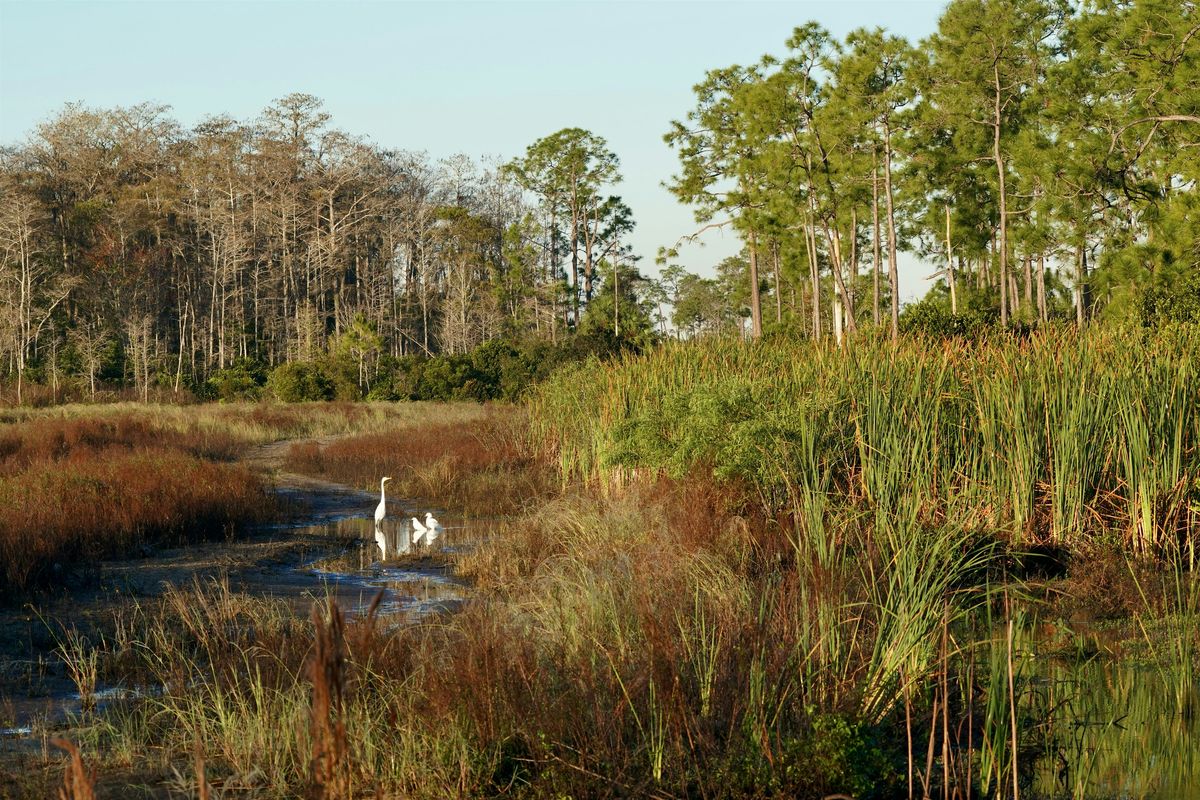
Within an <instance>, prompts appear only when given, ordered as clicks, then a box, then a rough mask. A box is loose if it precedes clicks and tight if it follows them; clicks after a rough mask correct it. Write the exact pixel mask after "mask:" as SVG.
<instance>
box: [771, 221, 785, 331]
mask: <svg viewBox="0 0 1200 800" xmlns="http://www.w3.org/2000/svg"><path fill="white" fill-rule="evenodd" d="M771 260H772V263H773V264H774V267H775V321H776V322H777V323H782V322H783V282H782V281H781V280H780V277H779V240H778V239H772V240H771Z"/></svg>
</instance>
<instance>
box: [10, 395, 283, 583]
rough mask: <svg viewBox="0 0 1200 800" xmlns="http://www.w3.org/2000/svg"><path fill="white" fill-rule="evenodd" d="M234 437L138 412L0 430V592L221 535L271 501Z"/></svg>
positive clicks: (259, 515) (266, 510)
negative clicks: (240, 458)
mask: <svg viewBox="0 0 1200 800" xmlns="http://www.w3.org/2000/svg"><path fill="white" fill-rule="evenodd" d="M239 446H240V445H239V442H238V441H237V440H236V439H235V438H234V437H232V436H229V435H227V434H221V433H219V432H215V431H204V430H198V429H196V430H191V431H178V430H175V429H172V428H162V427H157V426H155V425H153V424H151V423H150V422H149V421H147V420H146V419H140V418H136V417H126V416H118V417H110V418H104V419H37V420H31V421H28V422H25V423H22V424H20V425H11V426H7V427H6V428H0V577H2V578H3V582H2V583H0V596H9V597H15V596H19V595H21V594H23V593H25V592H28V591H29V590H31V589H33V588H35V587H38V586H41V585H45V584H47V583H49V582H51V581H55V580H58V581H61V579H62V578H63V577H64V576H65V572H66V571H68V570H70V569H71V568H73V567H74V566H75V565H76V564H79V563H83V562H87V561H90V560H94V559H97V558H104V557H113V556H120V555H131V554H133V553H134V552H136V551H137V550H138V549H139V548H141V547H142V546H145V545H147V544H152V543H158V542H170V541H184V540H189V539H196V538H211V537H214V536H225V535H228V534H230V533H232V532H233V531H235V530H236V529H238V528H239V527H241V526H243V525H245V524H247V523H250V522H253V521H258V520H263V519H265V518H267V517H268V516H269V515H270V514H271V513H272V511H273V504H272V502H271V500H270V498H269V496H268V495H267V494H266V492H265V490H264V487H263V485H262V483H261V481H260V480H259V478H258V477H257V476H256V475H255V474H254V473H253V472H251V471H250V470H249V469H247V468H245V467H242V466H238V465H236V464H231V463H225V462H226V461H227V460H228V459H230V458H232V456H233V455H234V454H235V453H236V451H237V450H238V448H239Z"/></svg>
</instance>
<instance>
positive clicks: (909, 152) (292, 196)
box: [0, 0, 1200, 402]
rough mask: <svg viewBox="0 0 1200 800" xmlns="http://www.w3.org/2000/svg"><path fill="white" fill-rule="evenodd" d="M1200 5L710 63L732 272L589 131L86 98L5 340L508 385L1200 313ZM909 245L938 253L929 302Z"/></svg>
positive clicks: (698, 181)
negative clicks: (589, 366)
mask: <svg viewBox="0 0 1200 800" xmlns="http://www.w3.org/2000/svg"><path fill="white" fill-rule="evenodd" d="M1198 34H1200V14H1198V13H1197V8H1196V3H1195V2H1192V1H1191V0H1087V1H1086V2H1082V3H1068V2H1062V1H1053V2H1052V1H1051V0H998V1H996V2H987V1H985V0H954V2H951V3H950V4H949V5H948V6H947V8H946V10H945V12H944V14H943V16H942V18H941V20H940V22H939V26H938V30H937V31H936V32H935V33H934V34H933V35H932V36H931V37H929V38H928V39H927V40H925V41H922V42H920V43H919V44H916V45H914V44H912V43H910V42H908V41H905V40H904V39H901V38H898V37H895V36H892V35H889V34H887V33H886V32H885V31H882V30H879V29H868V28H863V29H860V30H856V31H853V32H851V33H850V34H849V35H848V36H847V37H846V38H845V40H844V41H838V40H836V39H835V38H833V37H832V36H831V35H830V34H829V33H828V32H827V31H825V30H823V29H821V28H820V27H819V26H817V25H815V24H808V25H805V26H801V27H799V28H797V29H796V30H795V31H794V32H793V33H792V35H791V37H790V38H788V39H787V42H786V51H785V52H784V53H783V54H782V55H767V56H764V57H763V58H762V59H761V60H760V61H758V62H757V63H753V64H749V65H733V66H729V67H725V68H721V69H714V70H712V71H710V72H709V73H708V74H707V75H705V76H703V79H702V81H701V82H700V83H699V84H697V86H696V87H695V108H694V109H693V110H692V111H690V112H689V113H688V114H687V115H686V119H684V120H682V121H676V122H672V123H670V125H669V130H668V131H667V133H666V140H667V142H668V143H669V144H670V145H671V146H672V148H673V149H674V150H675V151H676V152H677V153H678V156H679V160H680V161H679V167H678V169H677V171H676V174H675V175H674V176H673V177H671V178H670V179H669V180H668V181H667V186H668V188H669V189H670V190H671V191H672V192H673V193H674V194H675V195H676V196H677V197H678V198H679V199H680V200H681V201H683V202H685V203H688V204H689V205H692V206H694V207H695V208H696V216H697V221H698V228H697V230H696V231H695V232H685V233H691V236H693V237H694V236H702V235H703V233H704V231H705V230H707V229H709V228H712V227H732V228H734V229H735V230H736V231H737V232H738V233H739V235H740V237H741V239H742V240H743V241H744V243H745V247H744V249H743V251H742V254H741V255H739V256H736V257H733V258H730V259H727V260H725V261H724V262H723V263H721V264H720V265H719V266H718V268H717V270H716V274H715V276H714V277H711V278H708V277H702V276H700V275H698V274H694V273H693V272H689V271H688V270H687V269H685V268H684V265H681V264H680V263H679V260H680V259H679V254H678V251H677V247H678V244H679V243H676V246H675V247H670V246H667V247H664V248H663V249H662V250H661V251H660V252H659V254H658V259H657V260H658V264H659V267H660V276H659V277H658V278H657V279H649V278H646V277H644V276H643V275H642V274H641V273H639V271H638V268H637V267H638V261H639V260H640V259H639V256H638V254H634V253H633V252H631V248H630V247H629V244H628V234H629V233H630V231H631V230H632V229H633V225H634V219H633V214H632V212H631V210H630V209H629V207H628V206H627V205H626V204H625V203H624V202H623V201H622V200H621V199H620V198H619V197H618V196H616V195H615V194H613V193H612V192H613V189H614V187H615V186H616V184H617V183H618V182H619V181H620V162H619V158H618V156H617V154H615V153H613V152H612V151H611V150H610V149H609V147H608V145H607V143H606V142H605V140H604V139H603V138H602V137H601V136H599V135H597V134H595V133H592V132H590V131H585V130H581V129H578V128H566V129H563V130H561V131H559V132H557V133H553V134H550V135H548V136H546V137H544V138H542V139H540V140H538V141H537V142H534V143H532V144H531V145H530V146H529V148H528V149H527V151H526V152H525V153H524V154H523V155H521V156H520V157H517V158H514V159H513V160H511V161H509V162H507V163H496V164H479V163H476V162H474V161H472V160H471V159H469V158H468V157H465V156H462V157H456V158H452V159H447V160H441V161H434V160H432V159H430V158H429V157H428V156H426V155H424V154H422V153H415V152H408V151H403V150H393V149H388V148H385V147H381V146H379V145H376V144H374V143H371V142H368V141H365V140H363V139H361V138H359V137H356V136H354V135H352V134H351V133H348V132H345V131H341V130H338V129H337V128H336V127H334V125H333V124H332V121H331V120H330V118H329V116H328V115H327V114H326V113H324V112H323V111H322V104H321V101H320V100H319V99H317V98H315V97H312V96H310V95H305V94H292V95H288V96H286V97H284V98H281V99H279V100H276V101H275V102H273V103H272V104H271V105H270V106H269V107H268V108H267V109H266V110H264V111H263V113H262V114H261V115H260V116H259V117H258V118H256V119H252V120H244V121H242V120H235V119H232V118H229V117H225V116H219V117H213V118H209V119H207V120H205V121H203V122H202V123H200V124H198V125H196V126H195V127H193V128H191V129H185V128H183V127H181V125H180V124H179V123H178V122H176V121H175V120H173V119H172V118H171V116H170V114H169V109H168V108H167V107H164V106H158V105H152V104H143V105H138V106H134V107H129V108H113V109H94V108H88V107H85V106H83V105H77V104H69V105H67V106H66V107H64V108H63V109H62V110H61V111H60V112H59V113H58V114H57V115H55V116H54V117H53V118H51V119H49V120H47V121H46V122H44V123H43V124H41V125H39V126H37V128H36V129H35V130H33V131H32V132H31V133H30V134H29V135H28V137H27V138H26V139H25V140H24V141H22V142H20V143H16V144H13V145H11V146H7V147H5V148H3V149H2V150H0V304H2V305H3V309H4V310H3V312H2V313H0V354H2V356H3V361H2V362H0V364H2V366H0V370H2V373H3V376H4V377H5V378H6V379H7V381H8V383H9V384H10V385H11V387H12V390H11V391H10V392H9V395H11V397H12V398H13V399H16V400H17V401H18V402H20V401H26V402H27V401H29V400H30V399H31V395H36V396H37V397H39V398H40V397H44V396H46V395H47V394H48V395H49V397H50V398H53V399H57V398H59V397H60V396H63V397H66V396H76V397H79V396H84V397H86V396H88V395H93V396H94V395H95V394H96V392H97V390H98V389H102V388H104V387H105V386H107V387H110V388H117V387H127V388H131V389H135V390H137V392H138V393H139V394H140V395H142V396H143V397H149V395H150V393H151V392H156V391H157V392H162V391H169V392H176V393H178V392H182V391H190V392H193V393H195V394H199V395H202V396H203V395H206V394H208V395H212V394H216V395H219V396H226V395H236V394H238V393H240V392H241V393H252V391H253V390H254V389H256V387H259V386H261V385H262V384H263V383H264V382H265V381H266V376H267V375H268V374H270V375H272V376H277V378H276V383H275V387H274V388H275V389H276V394H278V395H280V396H294V397H304V396H314V395H315V396H333V395H334V394H337V395H338V396H355V395H357V396H362V395H370V394H371V393H372V392H374V396H376V397H383V398H388V397H390V398H392V399H396V398H400V397H407V396H437V394H438V391H450V390H447V389H445V387H447V386H452V387H455V389H454V390H455V391H458V390H462V389H463V387H464V386H467V385H468V384H472V383H473V384H474V387H473V388H468V389H467V390H465V392H464V394H465V395H466V396H498V395H501V394H508V393H510V392H511V391H515V387H516V385H517V384H521V383H523V382H524V381H526V380H527V379H531V378H536V377H537V376H538V374H539V370H541V371H544V370H545V369H548V368H549V367H550V366H552V365H553V364H555V363H558V362H560V361H562V360H564V359H570V358H575V357H579V356H581V355H586V354H588V353H605V352H612V351H614V350H619V349H622V348H624V347H639V346H644V345H645V344H647V343H649V342H651V341H653V340H654V339H655V338H657V337H662V336H668V335H676V336H681V337H688V336H697V335H702V334H705V333H709V332H719V331H740V332H741V333H743V334H744V335H747V336H752V337H758V336H761V335H763V333H764V331H766V332H770V331H772V330H776V329H777V330H780V331H783V332H786V333H788V334H790V335H794V336H807V337H813V338H818V339H819V338H823V337H834V338H836V339H837V340H838V341H839V342H840V341H842V340H843V339H844V338H845V337H846V336H853V335H855V334H856V333H857V332H859V331H863V330H865V329H866V328H868V327H871V326H874V327H876V328H878V329H879V330H880V331H884V332H887V333H890V335H891V336H893V337H894V336H897V335H899V333H900V332H901V331H902V329H903V328H904V327H906V326H908V327H912V328H916V329H919V330H924V331H926V332H933V333H939V334H946V333H951V334H964V333H965V334H969V333H970V332H971V331H972V330H975V329H977V328H980V327H992V326H1022V327H1024V326H1031V325H1039V324H1047V323H1053V322H1054V321H1056V320H1057V321H1060V322H1063V323H1074V324H1078V325H1083V324H1085V323H1086V322H1087V320H1088V319H1089V318H1092V317H1097V316H1099V317H1104V318H1110V319H1128V318H1134V319H1138V320H1140V321H1142V322H1148V323H1154V322H1157V321H1158V320H1159V319H1163V318H1166V319H1185V320H1186V319H1197V318H1200V237H1197V235H1196V233H1195V231H1196V227H1197V221H1198V217H1200V200H1198V197H1197V191H1196V181H1197V179H1198V178H1200V157H1198V151H1197V147H1198V146H1200V35H1198ZM665 172H667V170H666V169H664V173H665ZM688 238H689V236H685V237H684V239H683V240H686V239H688ZM683 240H681V241H683ZM900 252H907V253H911V254H913V255H914V256H915V257H916V258H917V259H919V261H918V263H920V264H923V265H925V266H924V267H923V269H924V270H925V271H926V272H932V273H934V275H935V276H936V277H937V283H936V285H935V286H934V288H933V290H931V292H930V293H929V295H928V296H927V297H926V298H925V300H923V301H921V302H920V303H917V304H912V305H910V306H908V307H907V308H905V309H901V308H900V303H899V297H898V292H896V291H895V290H894V287H896V286H897V285H898V272H899V264H898V254H899V253H900ZM922 277H924V276H922ZM485 343H492V344H489V345H488V348H490V349H488V348H485V349H484V356H482V357H481V356H479V355H478V353H479V352H480V351H479V348H480V347H481V345H485ZM498 360H499V361H504V362H505V363H506V364H508V363H510V362H511V363H512V364H517V365H518V366H517V367H513V368H512V369H511V370H509V373H508V374H509V385H508V387H507V388H504V389H501V388H499V387H500V386H501V384H502V383H504V378H503V377H498V376H499V375H500V373H503V372H504V371H505V369H508V368H507V367H504V368H500V367H497V366H496V362H497V361H498ZM430 363H436V364H438V365H439V366H438V368H437V369H438V370H440V372H439V375H440V377H439V378H438V379H437V381H435V382H436V383H439V385H440V386H441V387H442V388H441V389H438V388H436V387H433V384H432V383H431V381H432V379H430V378H428V376H426V378H421V377H420V376H419V375H416V372H419V371H421V370H426V371H428V364H430ZM313 365H324V366H321V367H319V368H318V367H317V366H313ZM330 365H334V366H330ZM421 365H423V366H421ZM284 368H286V369H284ZM281 369H284V372H282V373H281V372H280V370H281ZM488 370H491V371H492V372H491V373H489V372H488ZM277 373H279V374H278V375H277ZM430 374H432V373H430ZM489 374H490V375H491V377H488V375H489ZM397 375H402V378H403V379H399V378H397V377H396V376H397ZM414 376H415V377H414ZM422 380H424V383H423V384H422ZM31 383H32V384H37V385H38V387H39V391H38V392H31V391H30V388H29V386H30V384H31ZM421 386H424V388H423V389H422V388H421ZM46 387H49V389H48V391H47V388H46ZM289 387H290V388H289ZM314 387H315V388H314ZM431 387H432V388H431Z"/></svg>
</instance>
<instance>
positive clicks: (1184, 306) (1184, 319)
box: [1138, 270, 1200, 327]
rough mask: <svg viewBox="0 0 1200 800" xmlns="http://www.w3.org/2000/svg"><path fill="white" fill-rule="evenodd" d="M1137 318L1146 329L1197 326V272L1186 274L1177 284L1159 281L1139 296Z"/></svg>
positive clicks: (1199, 316)
mask: <svg viewBox="0 0 1200 800" xmlns="http://www.w3.org/2000/svg"><path fill="white" fill-rule="evenodd" d="M1138 316H1139V317H1140V318H1141V321H1142V324H1143V325H1145V326H1147V327H1156V326H1158V325H1162V324H1164V323H1191V324H1198V325H1200V270H1193V271H1190V272H1187V273H1185V274H1184V277H1182V278H1181V279H1179V280H1174V281H1166V280H1160V281H1157V282H1156V283H1155V284H1154V285H1152V286H1150V287H1149V288H1148V289H1146V291H1145V292H1143V293H1142V296H1141V301H1140V303H1139V305H1138Z"/></svg>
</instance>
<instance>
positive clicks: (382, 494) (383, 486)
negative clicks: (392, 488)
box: [375, 478, 391, 525]
mask: <svg viewBox="0 0 1200 800" xmlns="http://www.w3.org/2000/svg"><path fill="white" fill-rule="evenodd" d="M390 480H391V478H384V479H383V480H381V481H380V482H379V505H377V506H375V524H376V525H378V524H379V523H381V522H383V518H384V517H386V516H387V482H388V481H390Z"/></svg>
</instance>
